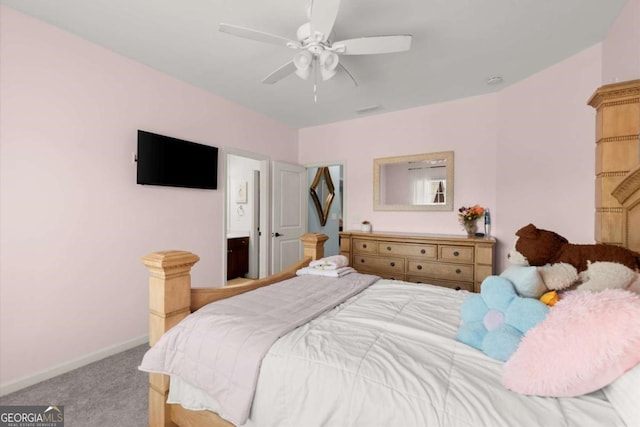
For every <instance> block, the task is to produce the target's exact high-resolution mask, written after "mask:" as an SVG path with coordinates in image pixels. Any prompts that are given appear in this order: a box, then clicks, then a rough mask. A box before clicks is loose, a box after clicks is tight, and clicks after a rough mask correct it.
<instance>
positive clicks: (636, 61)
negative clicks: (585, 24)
mask: <svg viewBox="0 0 640 427" xmlns="http://www.w3.org/2000/svg"><path fill="white" fill-rule="evenodd" d="M602 50H603V52H602V83H603V84H609V83H615V82H624V81H627V80H635V79H640V0H628V1H627V4H626V5H625V7H624V9H623V10H622V12H621V13H620V16H618V19H617V20H616V21H615V22H614V24H613V26H612V27H611V30H610V31H609V34H607V37H606V38H605V40H604V42H603V49H602Z"/></svg>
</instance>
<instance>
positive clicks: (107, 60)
mask: <svg viewBox="0 0 640 427" xmlns="http://www.w3.org/2000/svg"><path fill="white" fill-rule="evenodd" d="M639 5H640V0H629V2H628V4H627V6H626V8H625V10H624V11H623V14H622V15H621V16H620V18H619V19H618V21H616V23H615V24H614V26H613V27H612V29H611V31H610V33H609V35H608V37H607V39H606V40H605V41H604V43H603V44H602V45H596V46H594V47H592V48H590V49H587V50H585V51H583V52H581V53H579V54H577V55H575V56H573V57H571V58H568V59H567V60H565V61H563V62H561V63H559V64H557V65H555V66H553V67H550V68H549V69H547V70H544V71H542V72H540V73H537V74H535V75H534V76H531V77H530V78H529V79H527V80H525V81H522V82H519V83H516V84H513V85H511V86H509V87H507V88H505V89H504V90H502V91H501V92H498V93H495V94H490V95H485V96H480V97H473V98H467V99H462V100H457V101H452V102H447V103H442V104H438V105H432V106H425V107H420V108H415V109H410V110H405V111H400V112H394V113H387V114H380V115H376V116H369V117H364V118H361V119H358V120H352V121H348V122H340V123H334V124H331V125H326V126H319V127H313V128H306V129H301V130H299V131H296V130H295V129H292V128H289V127H287V126H284V125H281V124H278V123H275V122H273V121H271V120H269V119H267V118H265V117H263V116H261V115H258V114H256V113H254V112H251V111H248V110H246V109H244V108H242V107H240V106H238V105H235V104H233V103H231V102H228V101H226V100H224V99H221V98H219V97H216V96H214V95H211V94H209V93H206V92H204V91H202V90H199V89H196V88H194V87H191V86H189V85H186V84H184V83H181V82H179V81H176V80H174V79H172V78H170V77H168V76H166V75H163V74H160V73H158V72H156V71H154V70H152V69H149V68H147V67H145V66H143V65H141V64H138V63H135V62H132V61H129V60H127V59H124V58H122V57H120V56H118V55H115V54H113V53H111V52H109V51H106V50H104V49H102V48H100V47H98V46H95V45H92V44H90V43H87V42H85V41H82V40H80V39H78V38H76V37H74V36H72V35H69V34H67V33H64V32H62V31H60V30H57V29H55V28H53V27H50V26H48V25H46V24H43V23H41V22H38V21H35V20H33V19H31V18H28V17H26V16H24V15H22V14H20V13H17V12H15V11H13V10H12V9H9V8H8V7H6V6H2V5H0V57H1V58H2V61H1V62H0V87H1V90H0V104H1V105H2V108H1V109H0V141H1V144H0V192H1V194H2V204H1V205H0V229H1V232H0V265H1V266H2V268H1V270H0V344H1V345H0V383H2V384H5V383H6V382H11V381H15V380H16V379H19V378H22V377H24V376H27V375H33V374H34V373H36V372H38V371H40V370H46V369H51V367H54V366H56V365H58V364H61V363H66V362H68V361H70V360H73V359H76V358H79V357H83V356H85V355H87V354H89V353H91V352H94V351H96V350H100V349H103V348H105V347H108V346H112V345H114V344H118V343H122V342H126V341H128V340H131V339H133V338H136V337H140V336H142V335H145V334H146V333H147V311H146V305H147V301H146V299H147V289H146V282H147V273H146V271H145V269H144V267H143V266H142V265H141V264H140V263H139V259H140V257H141V256H142V255H144V254H146V253H148V252H150V251H153V250H157V249H160V248H185V249H188V250H192V251H194V252H196V253H198V254H199V255H200V256H201V258H202V260H201V261H200V263H199V264H198V265H197V266H196V268H195V270H194V283H195V284H196V285H199V284H202V285H209V284H215V283H219V281H220V280H221V272H220V270H221V265H220V263H221V260H222V258H223V257H222V254H221V249H222V242H223V238H222V235H221V233H222V228H223V224H222V211H223V195H222V192H221V191H220V190H218V191H205V190H189V189H174V188H159V187H141V186H137V185H135V184H134V182H135V167H134V165H133V164H132V163H131V153H132V152H133V151H135V131H136V130H137V129H138V128H142V129H148V130H151V131H156V132H159V133H164V134H168V135H172V136H177V137H181V138H185V139H191V140H195V141H198V142H201V143H205V144H210V145H216V146H220V147H222V146H230V147H235V148H239V149H242V150H247V151H252V152H256V153H262V154H267V155H269V156H271V158H272V159H274V160H282V161H287V162H294V163H295V162H299V163H301V164H307V163H314V164H317V163H320V162H328V163H333V162H336V161H344V162H345V172H346V178H345V182H346V189H345V190H346V193H345V207H346V213H347V215H348V216H347V217H346V220H345V225H346V227H347V228H350V227H351V225H352V224H354V223H357V222H359V221H361V220H363V219H368V220H370V221H372V223H373V226H374V228H375V229H377V230H389V231H407V230H411V231H419V232H438V233H442V232H444V233H457V234H458V233H461V230H460V228H459V226H458V224H457V221H456V216H455V212H446V213H443V212H440V213H417V212H404V213H400V212H399V213H395V212H373V210H372V205H373V198H372V196H373V194H372V191H373V190H372V184H371V183H372V180H373V170H372V169H373V159H374V158H376V157H386V156H395V155H404V154H412V153H423V152H431V151H441V150H455V153H456V154H455V155H456V171H455V180H456V194H455V205H454V206H455V207H458V206H460V205H462V204H471V203H479V204H482V205H484V206H487V207H489V208H491V209H492V213H493V217H494V228H493V230H494V234H495V235H496V236H497V238H498V239H499V241H500V245H499V253H498V257H499V259H500V264H499V268H500V269H502V268H503V267H504V265H506V261H505V259H504V256H505V253H506V251H507V250H508V248H509V247H510V246H511V244H512V242H513V238H514V236H513V233H514V232H515V231H516V229H517V228H519V227H520V226H521V225H524V223H526V222H528V221H533V222H534V223H536V224H537V225H539V226H541V227H547V228H552V229H555V230H558V231H561V232H562V233H563V234H565V235H566V236H567V237H568V238H569V239H571V240H573V241H581V242H587V241H592V239H593V231H592V230H593V156H594V154H593V150H594V143H593V129H594V123H593V119H594V112H593V110H592V109H591V107H587V106H586V100H587V99H588V97H589V96H590V95H591V94H592V93H593V91H594V90H595V88H597V87H598V86H599V85H600V84H602V83H610V82H611V81H613V80H612V79H614V78H618V79H619V80H629V79H634V78H640V67H638V63H639V62H640V59H639V58H640V52H638V50H637V49H638V46H640V34H639V33H638V31H639V30H638V28H639V27H640V26H639V25H638V19H640V18H638V10H640V6H639ZM247 123H250V124H251V126H247ZM298 142H299V153H298V146H297V143H298ZM212 278H213V279H212ZM211 281H213V283H211ZM23 355H29V356H28V357H24V356H23Z"/></svg>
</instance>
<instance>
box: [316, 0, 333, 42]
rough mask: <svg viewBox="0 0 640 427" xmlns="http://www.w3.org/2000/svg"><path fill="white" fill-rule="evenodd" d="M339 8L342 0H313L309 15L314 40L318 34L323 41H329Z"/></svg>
mask: <svg viewBox="0 0 640 427" xmlns="http://www.w3.org/2000/svg"><path fill="white" fill-rule="evenodd" d="M339 8H340V0H313V2H312V3H311V13H310V15H309V19H310V24H311V37H312V38H313V37H315V34H316V33H320V34H322V41H326V40H327V38H328V37H329V35H330V34H331V31H332V30H333V24H334V23H335V22H336V17H337V16H338V9H339Z"/></svg>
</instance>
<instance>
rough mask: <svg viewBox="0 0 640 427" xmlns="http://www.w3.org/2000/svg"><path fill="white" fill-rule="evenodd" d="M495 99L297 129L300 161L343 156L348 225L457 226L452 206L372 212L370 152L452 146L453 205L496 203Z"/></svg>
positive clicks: (453, 229)
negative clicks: (439, 209) (436, 209)
mask: <svg viewBox="0 0 640 427" xmlns="http://www.w3.org/2000/svg"><path fill="white" fill-rule="evenodd" d="M496 100H497V97H496V95H486V96H480V97H472V98H465V99H461V100H457V101H452V102H446V103H442V104H437V105H430V106H424V107H419V108H413V109H408V110H404V111H398V112H393V113H387V114H379V115H375V116H369V117H365V118H361V119H357V120H350V121H345V122H339V123H333V124H329V125H325V126H317V127H311V128H306V129H301V130H300V163H302V164H305V163H313V162H325V161H326V162H329V163H331V162H335V161H345V173H346V175H345V185H346V188H345V199H346V203H345V210H346V214H347V217H346V220H345V228H353V227H354V225H355V224H358V223H359V222H360V221H362V220H365V219H366V220H369V221H371V223H372V225H373V228H374V230H385V231H415V232H425V233H461V232H462V231H461V229H460V226H459V224H458V223H457V220H456V217H455V215H454V214H453V213H452V212H381V211H376V212H374V211H373V188H372V183H373V159H375V158H378V157H389V156H401V155H407V154H418V153H429V152H435V151H449V150H454V151H455V177H454V180H455V197H454V203H455V205H456V207H459V205H462V204H475V203H478V204H481V205H483V206H487V207H489V208H495V206H496V189H495V179H496V178H495V162H496V158H495V151H496V148H495V145H496V128H497V118H496V108H497V105H496ZM320 148H321V149H320ZM468 177H473V179H468Z"/></svg>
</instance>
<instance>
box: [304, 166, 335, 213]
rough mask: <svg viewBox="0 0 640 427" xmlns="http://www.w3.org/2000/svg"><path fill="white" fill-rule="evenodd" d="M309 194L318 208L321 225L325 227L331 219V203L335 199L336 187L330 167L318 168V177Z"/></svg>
mask: <svg viewBox="0 0 640 427" xmlns="http://www.w3.org/2000/svg"><path fill="white" fill-rule="evenodd" d="M309 193H310V194H311V199H312V200H313V204H314V206H315V207H316V212H317V213H318V218H319V219H320V225H322V226H325V225H326V224H327V219H328V218H329V209H331V202H333V198H334V197H335V187H334V186H333V180H332V179H331V173H330V172H329V168H328V167H326V166H323V167H320V168H318V171H317V172H316V176H315V178H314V179H313V182H312V183H311V187H310V188H309Z"/></svg>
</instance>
